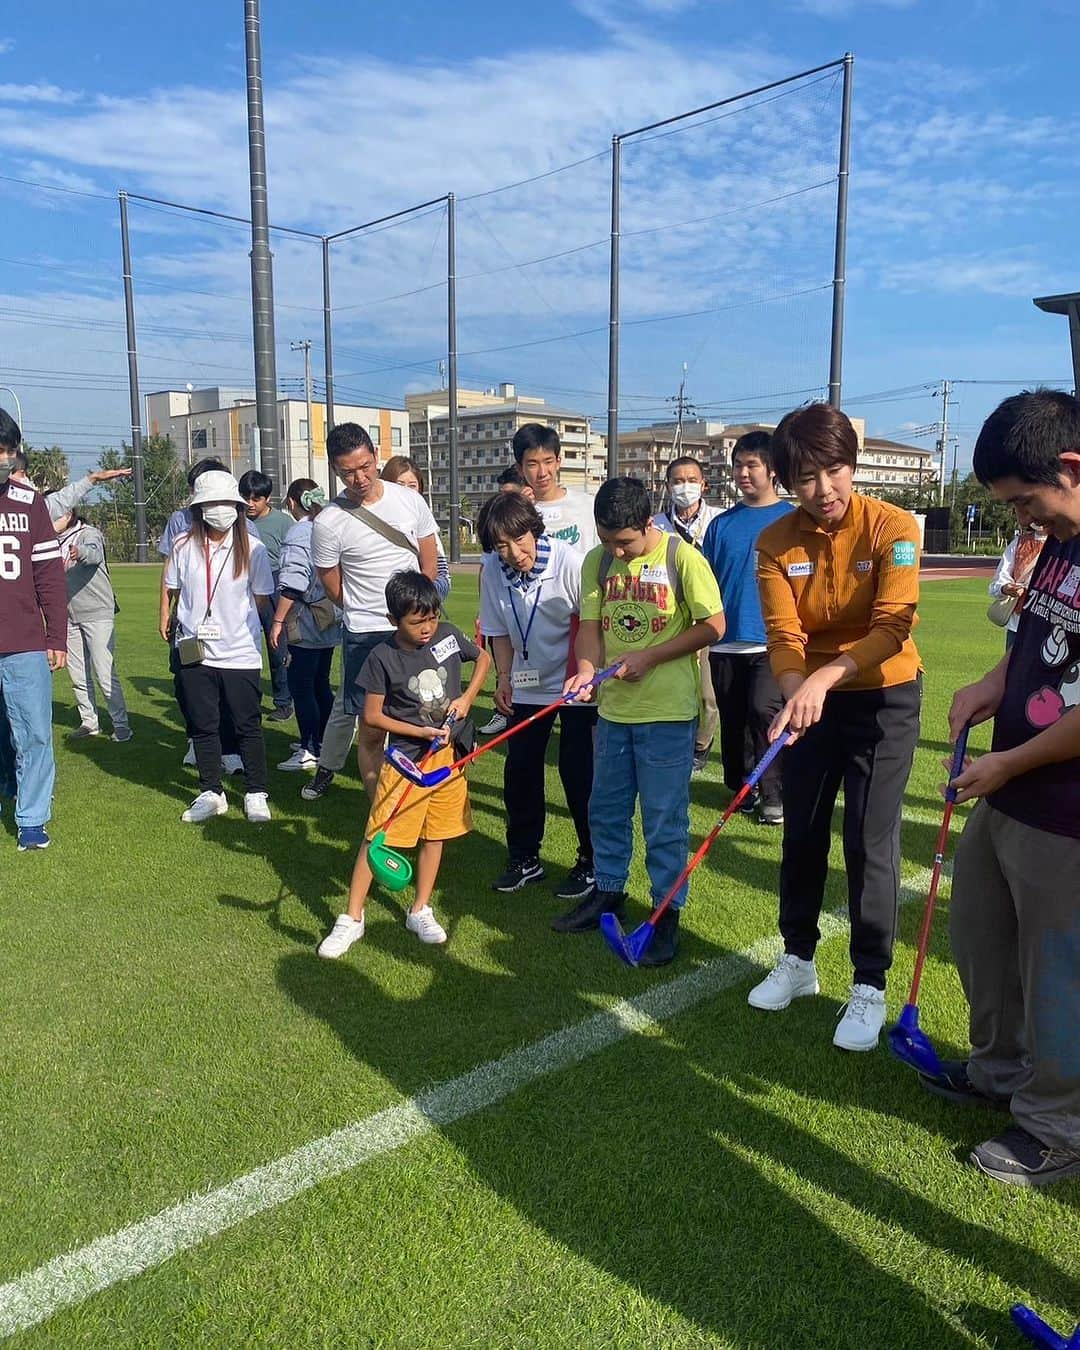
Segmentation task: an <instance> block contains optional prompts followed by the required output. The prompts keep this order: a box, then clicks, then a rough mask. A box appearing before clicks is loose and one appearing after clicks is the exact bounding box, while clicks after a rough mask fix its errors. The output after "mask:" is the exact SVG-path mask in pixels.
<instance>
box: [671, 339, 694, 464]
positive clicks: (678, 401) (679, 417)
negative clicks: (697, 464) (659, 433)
mask: <svg viewBox="0 0 1080 1350" xmlns="http://www.w3.org/2000/svg"><path fill="white" fill-rule="evenodd" d="M665 401H666V402H667V403H672V404H674V406H675V436H674V438H673V440H672V444H671V458H672V459H676V458H678V454H679V451H680V450H681V449H682V435H683V418H684V417H685V415H686V414H687V413H692V412H695V411H696V409H695V407H694V405H693V404H692V403H691V402H690V400H689V399H688V398H687V397H686V362H685V361H684V362H683V363H682V379H681V380H680V381H679V392H678V393H677V394H675V395H674V396H673V397H671V398H668V399H666V400H665Z"/></svg>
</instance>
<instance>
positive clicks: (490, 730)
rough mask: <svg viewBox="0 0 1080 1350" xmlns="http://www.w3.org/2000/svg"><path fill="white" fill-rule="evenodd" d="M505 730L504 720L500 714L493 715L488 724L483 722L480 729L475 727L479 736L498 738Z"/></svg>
mask: <svg viewBox="0 0 1080 1350" xmlns="http://www.w3.org/2000/svg"><path fill="white" fill-rule="evenodd" d="M505 730H506V718H505V717H504V716H503V714H502V713H501V712H497V713H493V714H492V716H491V721H490V722H485V723H484V725H483V726H482V727H477V731H478V732H479V733H480V735H481V736H498V735H500V734H501V733H502V732H504V731H505Z"/></svg>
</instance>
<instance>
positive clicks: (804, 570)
mask: <svg viewBox="0 0 1080 1350" xmlns="http://www.w3.org/2000/svg"><path fill="white" fill-rule="evenodd" d="M787 574H788V576H789V577H812V576H813V575H814V564H813V563H812V562H799V563H788V565H787Z"/></svg>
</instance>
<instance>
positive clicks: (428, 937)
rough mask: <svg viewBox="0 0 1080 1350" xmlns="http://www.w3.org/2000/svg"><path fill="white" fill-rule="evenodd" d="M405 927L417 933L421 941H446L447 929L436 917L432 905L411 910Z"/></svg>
mask: <svg viewBox="0 0 1080 1350" xmlns="http://www.w3.org/2000/svg"><path fill="white" fill-rule="evenodd" d="M405 927H406V928H407V929H408V930H409V932H410V933H415V934H416V936H417V937H418V938H419V939H420V941H421V942H445V941H446V929H445V928H443V926H442V924H440V923H439V921H438V919H436V917H435V914H434V911H433V910H432V908H431V906H430V905H425V906H424V908H423V909H418V910H415V911H413V912H411V913H410V914H409V916H408V918H407V919H406V920H405Z"/></svg>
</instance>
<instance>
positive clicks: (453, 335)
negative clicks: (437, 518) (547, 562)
mask: <svg viewBox="0 0 1080 1350" xmlns="http://www.w3.org/2000/svg"><path fill="white" fill-rule="evenodd" d="M446 364H447V371H448V378H449V382H450V384H449V388H448V390H447V394H448V396H449V401H450V407H449V409H448V412H449V416H448V417H447V422H446V451H447V457H448V465H447V467H448V470H449V486H450V561H451V562H455V563H456V562H460V561H461V494H460V489H459V484H458V392H457V239H456V234H455V221H454V194H453V193H452V192H448V193H447V194H446Z"/></svg>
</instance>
